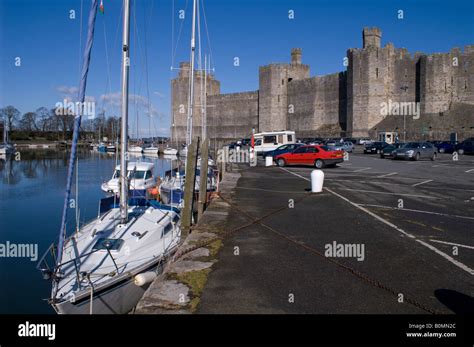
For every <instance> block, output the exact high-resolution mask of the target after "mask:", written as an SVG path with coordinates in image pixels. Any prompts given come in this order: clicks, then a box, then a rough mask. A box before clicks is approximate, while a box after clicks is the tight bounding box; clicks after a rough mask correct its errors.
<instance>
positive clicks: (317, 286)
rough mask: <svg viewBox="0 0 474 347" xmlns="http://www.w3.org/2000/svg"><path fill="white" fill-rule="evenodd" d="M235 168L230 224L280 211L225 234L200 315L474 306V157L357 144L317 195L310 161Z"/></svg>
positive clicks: (456, 309) (463, 308) (419, 310)
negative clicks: (408, 153) (401, 152)
mask: <svg viewBox="0 0 474 347" xmlns="http://www.w3.org/2000/svg"><path fill="white" fill-rule="evenodd" d="M359 150H360V149H359ZM241 168H242V171H241V174H242V177H241V178H240V179H239V181H238V183H237V187H236V189H235V191H234V193H233V194H232V195H231V196H227V198H229V199H231V200H232V202H233V204H235V208H234V209H233V210H232V212H231V214H230V215H229V218H228V221H227V229H228V230H232V229H234V228H236V227H239V226H241V225H244V224H246V223H249V221H252V219H257V218H261V217H263V216H266V215H267V214H270V213H271V212H272V211H277V212H275V213H274V214H271V215H269V216H266V217H265V218H263V219H262V220H260V223H255V224H253V225H251V226H248V227H246V228H244V229H242V230H240V231H239V232H237V233H236V234H234V236H232V237H230V238H228V239H226V240H224V247H223V248H222V250H221V252H220V254H219V262H218V263H217V264H216V265H215V267H214V270H213V271H212V272H211V274H210V276H209V280H208V282H207V284H206V286H205V288H204V291H203V294H202V297H201V304H200V306H199V309H198V312H199V313H321V314H325V313H414V314H416V313H433V312H436V313H453V312H454V313H463V312H474V299H473V296H474V272H473V269H474V237H473V232H474V228H473V225H474V156H459V160H458V161H453V160H452V157H451V155H448V154H446V155H440V156H439V158H438V160H437V161H434V162H432V161H430V160H422V161H417V162H412V161H399V160H390V159H380V158H379V157H378V156H376V155H363V154H353V155H350V156H349V160H348V161H345V162H344V163H342V164H340V165H339V166H338V167H336V168H327V169H324V170H323V171H324V173H325V182H324V187H325V189H324V190H323V192H322V193H318V194H311V193H309V192H308V190H309V188H310V182H309V178H310V173H311V171H312V170H313V168H311V167H302V166H299V167H294V166H291V167H286V168H284V169H282V168H278V167H263V163H262V162H260V163H259V166H257V167H253V168H250V167H245V166H243V165H242V166H241ZM291 200H293V201H294V207H293V208H290V206H289V205H291ZM401 203H403V208H400V207H401ZM333 242H336V243H337V244H344V245H345V244H354V245H359V246H360V247H362V246H363V247H364V253H363V254H364V259H363V260H362V261H359V260H357V259H356V258H355V257H348V256H347V254H346V257H328V256H326V254H325V251H326V249H327V248H326V247H327V245H328V244H333ZM453 247H456V248H453ZM237 251H238V252H237ZM236 253H238V255H236Z"/></svg>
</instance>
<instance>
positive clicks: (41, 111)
mask: <svg viewBox="0 0 474 347" xmlns="http://www.w3.org/2000/svg"><path fill="white" fill-rule="evenodd" d="M48 123H51V111H50V110H48V109H47V108H46V107H40V108H38V109H37V110H36V125H37V127H38V130H41V131H43V132H44V131H46V130H47V128H48V125H49V124H48ZM49 130H51V129H49Z"/></svg>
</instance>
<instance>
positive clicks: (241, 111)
mask: <svg viewBox="0 0 474 347" xmlns="http://www.w3.org/2000/svg"><path fill="white" fill-rule="evenodd" d="M258 98H259V97H258V91H254V92H245V93H232V94H220V95H213V96H210V97H208V99H207V105H208V108H207V129H208V130H207V131H208V136H209V138H212V139H217V140H220V141H224V142H230V141H232V140H235V139H238V138H249V137H250V135H251V134H252V129H255V130H257V127H258Z"/></svg>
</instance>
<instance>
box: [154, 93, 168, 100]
mask: <svg viewBox="0 0 474 347" xmlns="http://www.w3.org/2000/svg"><path fill="white" fill-rule="evenodd" d="M153 94H155V95H157V96H158V97H159V98H161V99H163V98H164V97H165V94H163V93H160V92H153Z"/></svg>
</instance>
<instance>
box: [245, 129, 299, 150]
mask: <svg viewBox="0 0 474 347" xmlns="http://www.w3.org/2000/svg"><path fill="white" fill-rule="evenodd" d="M254 139H255V147H254V149H255V152H256V153H257V154H263V153H265V152H268V151H273V150H274V149H276V148H278V147H279V146H281V145H286V144H292V143H296V136H295V132H294V131H291V130H282V131H268V132H263V133H258V134H255V135H254Z"/></svg>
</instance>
